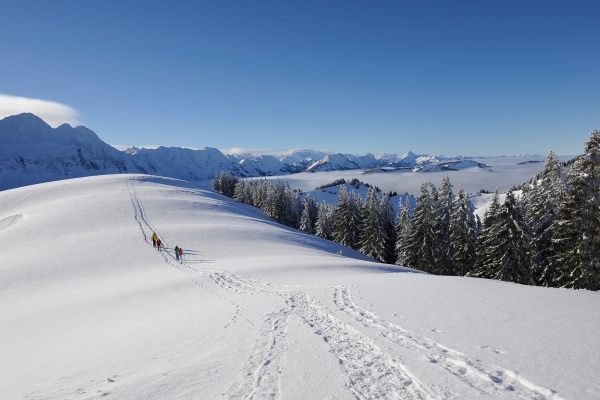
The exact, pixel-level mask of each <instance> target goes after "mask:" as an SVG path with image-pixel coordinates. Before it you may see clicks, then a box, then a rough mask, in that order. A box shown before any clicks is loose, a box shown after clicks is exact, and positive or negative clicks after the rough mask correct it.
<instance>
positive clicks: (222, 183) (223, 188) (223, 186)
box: [219, 171, 229, 196]
mask: <svg viewBox="0 0 600 400" xmlns="http://www.w3.org/2000/svg"><path fill="white" fill-rule="evenodd" d="M228 190H229V182H227V174H226V173H225V171H221V177H220V178H219V193H221V194H222V195H224V196H228V194H227V193H228Z"/></svg>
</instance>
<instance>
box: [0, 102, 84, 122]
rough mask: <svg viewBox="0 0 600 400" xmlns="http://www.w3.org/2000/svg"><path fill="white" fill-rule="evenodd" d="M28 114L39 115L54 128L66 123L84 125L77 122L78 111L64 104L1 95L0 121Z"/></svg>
mask: <svg viewBox="0 0 600 400" xmlns="http://www.w3.org/2000/svg"><path fill="white" fill-rule="evenodd" d="M26 112H29V113H32V114H35V115H37V116H38V117H40V118H41V119H43V120H44V121H46V123H47V124H48V125H50V126H52V127H54V128H56V127H57V126H59V125H62V124H64V123H67V124H69V125H71V126H79V125H83V124H82V123H81V122H80V121H78V120H77V110H75V109H74V108H71V107H69V106H66V105H64V104H61V103H57V102H55V101H49V100H41V99H30V98H27V97H19V96H11V95H8V94H2V93H0V119H2V118H5V117H8V116H11V115H16V114H21V113H26Z"/></svg>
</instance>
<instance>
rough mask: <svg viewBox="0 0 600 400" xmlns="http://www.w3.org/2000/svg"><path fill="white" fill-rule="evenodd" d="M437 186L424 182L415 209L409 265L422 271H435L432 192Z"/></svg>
mask: <svg viewBox="0 0 600 400" xmlns="http://www.w3.org/2000/svg"><path fill="white" fill-rule="evenodd" d="M434 190H435V187H433V186H432V185H430V184H428V183H427V182H423V183H422V184H421V192H420V194H419V197H418V198H417V205H416V206H415V209H414V211H413V217H412V233H411V239H410V246H409V249H408V250H409V251H408V265H407V266H408V267H410V268H414V269H418V270H421V271H425V272H429V273H434V266H435V264H434V262H435V259H434V250H433V241H434V237H435V231H434V230H433V227H434V223H433V209H434V199H433V198H432V193H431V192H434V194H437V191H434Z"/></svg>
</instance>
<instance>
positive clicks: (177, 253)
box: [175, 246, 179, 261]
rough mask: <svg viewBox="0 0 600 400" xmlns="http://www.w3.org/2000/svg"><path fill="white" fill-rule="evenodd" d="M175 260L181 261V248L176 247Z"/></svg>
mask: <svg viewBox="0 0 600 400" xmlns="http://www.w3.org/2000/svg"><path fill="white" fill-rule="evenodd" d="M175 259H176V260H177V261H179V246H175Z"/></svg>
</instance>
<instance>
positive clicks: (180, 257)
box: [179, 247, 183, 264]
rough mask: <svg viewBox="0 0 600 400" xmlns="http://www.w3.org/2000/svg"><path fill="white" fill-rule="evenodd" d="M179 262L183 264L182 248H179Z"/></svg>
mask: <svg viewBox="0 0 600 400" xmlns="http://www.w3.org/2000/svg"><path fill="white" fill-rule="evenodd" d="M179 262H180V263H181V264H183V250H182V249H181V247H180V248H179Z"/></svg>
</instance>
